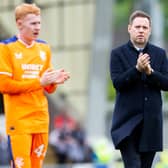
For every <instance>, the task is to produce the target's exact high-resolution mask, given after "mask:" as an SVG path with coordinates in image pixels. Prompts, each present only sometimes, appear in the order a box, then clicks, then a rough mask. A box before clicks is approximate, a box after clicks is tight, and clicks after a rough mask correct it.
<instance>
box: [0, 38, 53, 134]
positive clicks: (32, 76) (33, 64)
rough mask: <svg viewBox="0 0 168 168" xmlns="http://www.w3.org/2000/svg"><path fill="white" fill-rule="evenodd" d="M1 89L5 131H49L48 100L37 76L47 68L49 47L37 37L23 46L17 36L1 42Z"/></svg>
mask: <svg viewBox="0 0 168 168" xmlns="http://www.w3.org/2000/svg"><path fill="white" fill-rule="evenodd" d="M0 51H1V52H0V92H1V93H3V95H4V106H5V116H6V130H7V134H9V135H12V134H22V133H40V132H41V133H45V132H48V126H49V114H48V102H47V99H46V96H45V94H44V90H46V91H47V92H49V93H50V92H53V91H54V90H55V88H56V85H49V86H47V87H45V88H43V87H42V86H41V85H40V82H39V78H40V76H41V75H42V73H43V72H44V71H45V70H46V69H48V68H50V67H51V66H50V59H51V58H50V57H51V54H50V48H49V46H48V45H47V44H46V43H45V42H43V41H40V40H37V41H35V42H34V43H33V44H32V45H31V46H26V45H25V44H24V43H23V42H22V41H20V40H19V39H18V38H17V37H16V36H14V37H12V38H10V39H8V40H5V41H3V42H2V43H1V44H0Z"/></svg>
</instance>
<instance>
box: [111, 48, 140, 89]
mask: <svg viewBox="0 0 168 168" xmlns="http://www.w3.org/2000/svg"><path fill="white" fill-rule="evenodd" d="M110 76H111V80H112V82H113V85H114V87H115V89H116V90H119V91H122V90H128V89H131V87H132V86H133V85H134V84H136V83H137V82H138V81H139V80H141V73H140V72H139V71H138V70H137V69H136V68H135V67H134V66H133V67H131V66H130V65H127V62H126V61H125V60H123V59H122V58H121V55H120V53H119V52H118V53H117V52H116V51H115V50H113V51H112V52H111V59H110Z"/></svg>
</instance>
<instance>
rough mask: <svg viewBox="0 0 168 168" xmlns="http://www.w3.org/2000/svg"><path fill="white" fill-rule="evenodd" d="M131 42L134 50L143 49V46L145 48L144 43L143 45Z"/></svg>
mask: <svg viewBox="0 0 168 168" xmlns="http://www.w3.org/2000/svg"><path fill="white" fill-rule="evenodd" d="M131 42H132V44H133V46H134V47H135V48H145V46H146V43H145V44H137V43H134V42H133V41H132V40H131Z"/></svg>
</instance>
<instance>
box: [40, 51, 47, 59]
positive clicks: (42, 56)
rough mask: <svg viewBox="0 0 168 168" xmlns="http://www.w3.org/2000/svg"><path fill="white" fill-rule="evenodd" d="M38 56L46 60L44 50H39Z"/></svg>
mask: <svg viewBox="0 0 168 168" xmlns="http://www.w3.org/2000/svg"><path fill="white" fill-rule="evenodd" d="M40 58H41V59H42V60H43V61H45V60H46V53H45V52H44V51H40Z"/></svg>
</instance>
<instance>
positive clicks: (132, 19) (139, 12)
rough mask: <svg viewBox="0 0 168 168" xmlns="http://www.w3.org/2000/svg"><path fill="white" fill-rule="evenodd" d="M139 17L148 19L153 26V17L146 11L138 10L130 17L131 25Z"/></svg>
mask: <svg viewBox="0 0 168 168" xmlns="http://www.w3.org/2000/svg"><path fill="white" fill-rule="evenodd" d="M137 17H143V18H147V19H148V20H149V24H150V25H151V17H150V16H149V15H148V14H147V13H146V12H144V11H141V10H136V11H135V12H133V13H132V14H131V15H130V17H129V24H132V22H133V21H134V19H135V18H137Z"/></svg>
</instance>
